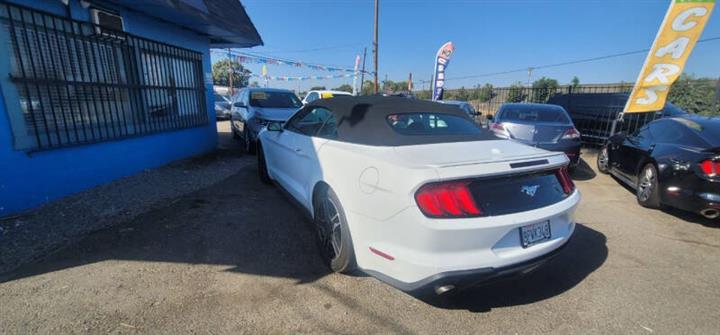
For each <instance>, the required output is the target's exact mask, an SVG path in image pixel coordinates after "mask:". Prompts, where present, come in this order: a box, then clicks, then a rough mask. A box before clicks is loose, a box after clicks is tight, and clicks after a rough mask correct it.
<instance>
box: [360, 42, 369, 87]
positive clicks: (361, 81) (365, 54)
mask: <svg viewBox="0 0 720 335" xmlns="http://www.w3.org/2000/svg"><path fill="white" fill-rule="evenodd" d="M365 57H367V47H365V51H363V66H362V72H360V95H362V94H363V93H362V91H363V86H364V85H365Z"/></svg>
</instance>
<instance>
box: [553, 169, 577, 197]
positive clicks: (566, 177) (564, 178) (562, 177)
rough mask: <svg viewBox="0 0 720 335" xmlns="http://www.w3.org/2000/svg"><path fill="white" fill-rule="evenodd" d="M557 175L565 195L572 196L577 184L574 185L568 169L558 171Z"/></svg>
mask: <svg viewBox="0 0 720 335" xmlns="http://www.w3.org/2000/svg"><path fill="white" fill-rule="evenodd" d="M555 175H556V176H557V179H558V180H559V181H560V185H562V188H563V192H565V194H570V193H572V192H573V191H574V190H575V183H573V181H572V178H570V173H568V170H567V168H566V167H563V168H560V169H559V170H557V172H555Z"/></svg>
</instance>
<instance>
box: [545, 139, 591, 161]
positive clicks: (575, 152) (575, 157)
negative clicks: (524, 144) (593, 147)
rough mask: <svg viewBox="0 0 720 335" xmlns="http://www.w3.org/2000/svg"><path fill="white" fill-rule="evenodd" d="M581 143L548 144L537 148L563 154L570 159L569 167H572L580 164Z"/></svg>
mask: <svg viewBox="0 0 720 335" xmlns="http://www.w3.org/2000/svg"><path fill="white" fill-rule="evenodd" d="M581 146H582V143H581V142H580V141H577V142H568V143H550V144H539V145H538V146H537V147H538V148H540V149H545V150H547V151H554V152H564V153H565V155H567V156H568V158H569V159H570V166H571V167H574V166H577V164H578V163H579V162H580V148H581Z"/></svg>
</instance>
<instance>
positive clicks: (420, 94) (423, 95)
mask: <svg viewBox="0 0 720 335" xmlns="http://www.w3.org/2000/svg"><path fill="white" fill-rule="evenodd" d="M414 93H415V97H416V98H418V99H422V100H430V99H431V98H432V94H431V93H430V90H422V91H415V92H414Z"/></svg>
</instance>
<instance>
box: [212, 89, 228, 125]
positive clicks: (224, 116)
mask: <svg viewBox="0 0 720 335" xmlns="http://www.w3.org/2000/svg"><path fill="white" fill-rule="evenodd" d="M230 105H231V104H230V99H228V98H226V97H225V96H224V95H221V94H217V93H215V118H216V119H218V120H229V119H230V115H231V113H230V109H231V106H230Z"/></svg>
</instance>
